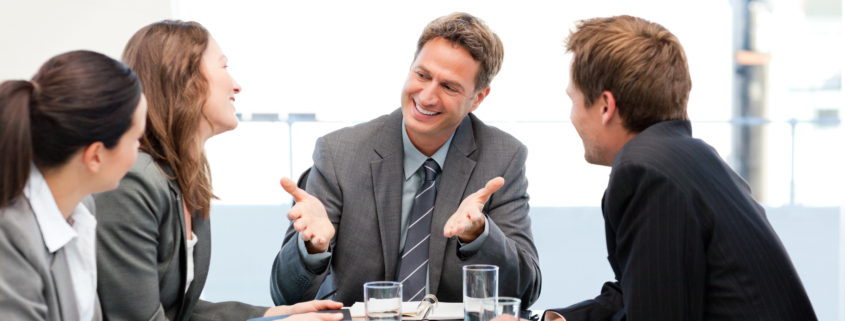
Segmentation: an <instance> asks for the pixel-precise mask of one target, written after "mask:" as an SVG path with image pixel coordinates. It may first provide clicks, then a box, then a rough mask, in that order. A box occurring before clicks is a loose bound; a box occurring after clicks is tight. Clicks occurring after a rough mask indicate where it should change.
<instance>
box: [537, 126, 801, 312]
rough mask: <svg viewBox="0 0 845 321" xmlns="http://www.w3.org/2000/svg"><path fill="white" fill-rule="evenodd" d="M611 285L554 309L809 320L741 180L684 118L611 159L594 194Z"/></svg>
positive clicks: (785, 260)
mask: <svg viewBox="0 0 845 321" xmlns="http://www.w3.org/2000/svg"><path fill="white" fill-rule="evenodd" d="M602 212H603V213H604V218H605V231H606V237H607V252H608V260H609V261H610V265H611V267H612V268H613V272H614V273H615V274H616V282H608V283H606V284H605V285H604V287H603V288H602V292H601V295H599V296H598V297H596V298H595V299H593V300H588V301H584V302H581V303H578V304H576V305H573V306H570V307H567V308H563V309H559V310H554V311H556V312H558V313H560V314H561V315H563V316H564V317H565V318H566V319H567V320H568V321H576V320H816V316H815V312H814V311H813V307H812V305H811V304H810V300H809V298H808V297H807V293H806V291H805V290H804V286H803V285H802V284H801V280H800V279H799V278H798V274H797V273H796V271H795V268H794V267H793V265H792V261H791V260H790V259H789V255H788V254H787V253H786V249H784V247H783V244H782V243H781V241H780V239H779V238H778V236H777V234H776V233H775V231H774V230H773V229H772V227H771V225H770V224H769V221H768V220H767V219H766V213H765V211H764V210H763V208H762V207H761V206H760V205H759V204H758V203H757V202H756V201H755V200H754V199H753V198H752V196H751V190H750V188H749V187H748V184H747V183H746V182H745V181H744V180H743V179H742V178H740V177H739V175H737V174H736V173H735V172H734V171H733V170H731V168H730V167H728V165H727V164H726V163H725V162H724V161H723V160H722V159H721V158H720V157H719V155H718V154H717V153H716V151H715V150H714V149H713V148H712V147H711V146H709V145H707V144H706V143H704V142H703V141H701V140H699V139H694V138H692V127H691V125H690V123H689V122H688V121H665V122H661V123H657V124H655V125H652V126H651V127H649V128H647V129H646V130H644V131H643V132H641V133H640V134H638V135H637V136H636V137H634V138H633V139H631V141H629V142H628V143H627V144H626V145H625V146H624V147H623V148H622V149H621V150H620V151H619V153H618V154H617V155H616V158H615V159H614V161H613V165H612V170H611V173H610V181H609V182H608V185H607V190H606V191H605V194H604V198H603V200H602Z"/></svg>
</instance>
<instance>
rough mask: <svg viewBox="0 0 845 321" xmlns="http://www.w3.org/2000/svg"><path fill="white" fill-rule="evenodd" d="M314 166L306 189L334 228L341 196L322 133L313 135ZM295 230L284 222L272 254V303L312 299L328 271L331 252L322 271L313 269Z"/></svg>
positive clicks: (337, 220) (337, 223)
mask: <svg viewBox="0 0 845 321" xmlns="http://www.w3.org/2000/svg"><path fill="white" fill-rule="evenodd" d="M313 159H314V166H313V167H312V168H311V174H310V175H309V176H308V183H307V188H306V191H307V192H308V194H311V195H312V196H314V197H316V198H317V199H319V200H320V201H321V202H322V203H323V206H325V208H326V213H327V214H328V216H329V220H330V221H331V222H332V224H333V225H334V228H335V231H337V229H338V227H339V224H340V213H341V210H342V209H343V208H342V204H343V197H342V194H341V191H340V186H339V184H338V181H337V176H336V174H335V168H334V164H333V163H332V157H331V151H330V149H329V146H328V142H327V141H326V139H325V138H324V137H320V138H319V139H317V143H316V147H315V148H314V155H313ZM297 239H299V233H298V232H297V231H296V229H294V228H293V224H291V225H289V226H288V230H287V233H285V239H284V241H283V243H282V249H281V250H280V251H279V254H278V255H276V259H275V261H274V262H273V268H272V270H271V272H270V296H271V297H272V298H273V302H274V303H275V304H276V305H291V304H296V303H299V302H304V301H309V300H314V299H315V297H316V295H317V292H318V291H319V290H320V285H322V284H323V280H325V278H326V276H328V274H329V273H330V270H331V269H330V268H329V267H330V266H331V256H329V257H328V261H326V262H325V263H323V264H325V265H324V268H323V269H322V271H320V270H316V271H315V270H313V269H312V267H310V266H309V265H308V264H307V263H306V262H305V260H303V258H302V255H300V253H299V247H298V246H297V245H298V244H297ZM334 243H335V239H332V240H331V242H330V244H329V250H328V251H329V252H331V251H332V249H333V248H334Z"/></svg>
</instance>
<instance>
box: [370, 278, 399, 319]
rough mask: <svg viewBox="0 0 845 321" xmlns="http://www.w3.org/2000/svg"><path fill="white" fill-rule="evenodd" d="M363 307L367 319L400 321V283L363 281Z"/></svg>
mask: <svg viewBox="0 0 845 321" xmlns="http://www.w3.org/2000/svg"><path fill="white" fill-rule="evenodd" d="M364 309H365V310H366V319H367V321H402V283H399V282H391V281H379V282H367V283H364Z"/></svg>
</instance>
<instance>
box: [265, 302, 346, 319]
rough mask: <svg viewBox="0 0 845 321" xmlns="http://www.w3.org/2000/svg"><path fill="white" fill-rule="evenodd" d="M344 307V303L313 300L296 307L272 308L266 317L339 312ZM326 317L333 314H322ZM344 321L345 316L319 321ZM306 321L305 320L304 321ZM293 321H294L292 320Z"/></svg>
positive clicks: (268, 310) (295, 305)
mask: <svg viewBox="0 0 845 321" xmlns="http://www.w3.org/2000/svg"><path fill="white" fill-rule="evenodd" d="M342 307H343V303H340V302H335V301H332V300H319V301H318V300H313V301H308V302H302V303H297V304H294V305H280V306H277V307H272V308H269V309H267V312H266V313H264V316H265V317H270V316H275V315H287V314H297V313H308V312H314V311H321V310H337V309H340V308H342ZM320 314H324V315H332V314H331V313H320ZM340 319H343V314H341V317H340V318H339V319H334V318H329V319H323V318H320V319H319V320H340ZM303 320H305V319H303ZM309 320H317V319H309ZM291 321H293V320H291Z"/></svg>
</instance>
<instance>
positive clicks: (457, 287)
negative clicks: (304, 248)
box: [270, 110, 540, 307]
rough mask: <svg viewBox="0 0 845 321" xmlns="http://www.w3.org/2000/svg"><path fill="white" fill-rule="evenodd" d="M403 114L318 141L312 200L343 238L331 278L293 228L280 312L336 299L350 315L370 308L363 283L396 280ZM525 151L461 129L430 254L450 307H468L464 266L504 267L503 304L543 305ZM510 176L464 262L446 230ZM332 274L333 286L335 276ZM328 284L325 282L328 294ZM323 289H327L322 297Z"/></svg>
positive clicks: (276, 278) (337, 240)
mask: <svg viewBox="0 0 845 321" xmlns="http://www.w3.org/2000/svg"><path fill="white" fill-rule="evenodd" d="M402 130H403V126H402V112H401V110H396V111H394V112H393V113H391V114H390V115H385V116H382V117H379V118H377V119H375V120H372V121H370V122H367V123H364V124H360V125H357V126H354V127H350V128H345V129H341V130H338V131H336V132H333V133H330V134H328V135H326V136H324V137H321V138H319V139H318V140H317V145H316V149H315V150H314V166H313V168H312V171H311V174H310V176H309V178H308V186H307V191H308V193H310V194H311V195H314V196H315V197H317V198H318V199H320V201H322V202H323V205H325V207H326V211H327V213H328V215H329V219H330V220H331V221H332V223H334V226H335V230H336V231H337V233H336V234H335V237H334V238H333V239H332V242H331V246H330V251H332V253H333V254H332V258H331V262H330V263H329V266H330V268H327V269H326V271H311V270H310V269H309V268H308V267H307V266H306V265H305V263H304V262H303V261H302V259H301V257H300V255H299V252H298V249H297V243H296V237H299V236H298V234H297V232H296V230H295V229H293V226H290V227H289V228H288V231H287V234H286V235H285V240H284V243H283V245H282V249H281V251H279V254H278V256H277V257H276V261H275V262H274V263H273V270H272V276H271V282H270V288H271V295H272V296H273V301H274V302H275V303H276V304H293V303H297V302H302V301H307V300H312V299H314V298H315V297H316V296H318V292H319V296H322V295H323V294H324V293H328V292H330V291H332V290H337V294H336V297H335V298H336V300H338V301H341V302H343V303H344V304H345V305H351V304H352V303H354V302H356V301H363V284H364V282H369V281H377V280H396V278H397V272H398V266H397V261H398V258H399V237H400V231H401V227H400V220H401V210H402V181H403V178H404V177H403V171H404V169H403V162H404V150H403V145H402V132H401V131H402ZM527 153H528V152H527V150H526V148H525V145H523V144H522V143H520V142H519V141H518V140H516V139H515V138H514V137H512V136H510V135H508V134H506V133H504V132H502V131H501V130H499V129H497V128H494V127H489V126H487V125H485V124H484V123H482V122H481V121H480V120H478V118H476V117H475V115H473V114H469V115H468V116H467V117H466V118H464V120H463V121H462V122H461V124H460V126H459V127H458V129H457V131H456V133H455V136H454V138H453V139H452V144H451V146H450V147H449V152H448V154H447V156H446V161H445V163H444V166H443V172H442V174H441V180H440V185H439V188H438V189H437V196H436V201H435V205H434V216H433V217H432V223H431V239H430V247H429V259H430V261H429V286H430V291H431V293H433V294H435V295H436V296H437V297H438V298H439V299H440V300H441V301H444V302H461V301H462V299H463V292H462V291H463V290H462V285H461V282H462V281H461V279H462V269H461V267H462V266H463V265H467V264H495V265H498V266H499V295H501V296H513V297H519V298H521V299H522V302H523V306H524V307H528V306H530V305H531V304H532V303H534V301H536V300H537V298H538V297H539V295H540V266H539V261H538V258H537V249H536V248H535V247H534V243H533V237H532V235H531V219H530V218H529V217H528V194H527V192H526V190H527V188H528V181H527V180H526V178H525V160H526V157H527ZM496 176H502V177H504V179H505V185H504V186H503V187H502V188H501V189H500V190H499V191H497V192H496V193H494V194H493V195H492V197H491V198H490V201H489V202H488V203H487V204H486V205H485V209H484V212H485V213H487V215H488V216H489V217H490V218H491V220H488V221H487V222H488V224H490V229H489V235H488V237H487V239H486V240H485V241H484V244H482V246H481V248H480V249H479V250H478V251H477V252H476V253H472V254H470V255H466V256H463V255H461V254H460V252H459V251H458V241H457V239H456V238H446V237H445V236H443V227H444V226H445V225H446V221H447V220H448V219H449V218H450V217H451V216H452V214H454V213H455V211H456V210H457V208H458V205H459V204H460V203H461V201H462V200H463V199H464V198H465V197H467V196H468V195H469V194H472V193H474V192H475V191H477V190H479V189H480V188H482V187H484V185H485V184H487V181H489V180H490V179H492V178H494V177H496ZM329 274H331V277H329V278H327V276H328V275H329ZM324 280H326V282H325V284H324ZM321 286H322V288H321Z"/></svg>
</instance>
